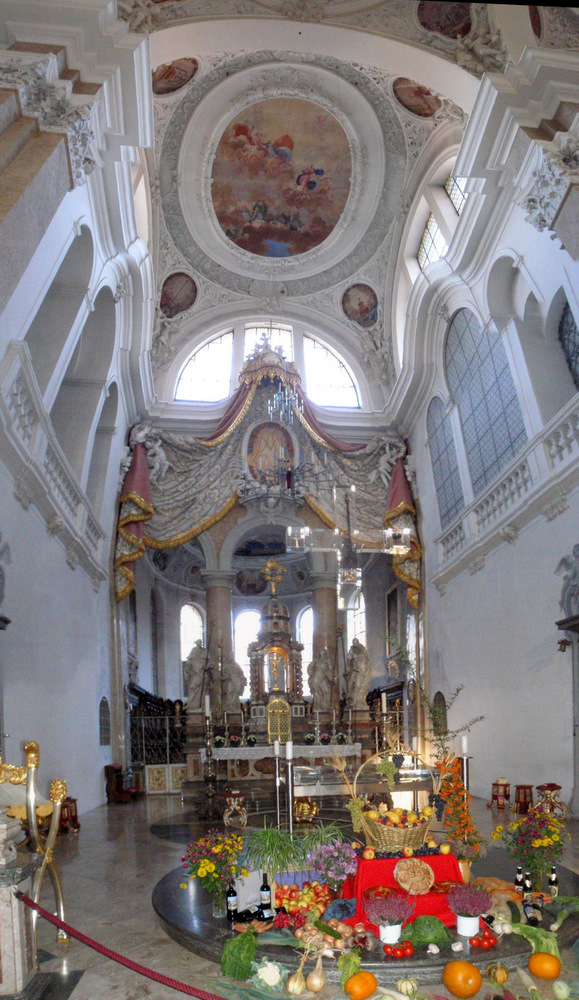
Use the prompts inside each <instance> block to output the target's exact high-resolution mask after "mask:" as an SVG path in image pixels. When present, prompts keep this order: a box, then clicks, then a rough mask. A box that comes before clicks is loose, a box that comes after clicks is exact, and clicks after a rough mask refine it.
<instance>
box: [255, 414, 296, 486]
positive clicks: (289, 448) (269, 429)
mask: <svg viewBox="0 0 579 1000" xmlns="http://www.w3.org/2000/svg"><path fill="white" fill-rule="evenodd" d="M293 461H294V443H293V441H292V437H291V434H289V432H288V431H287V430H286V429H285V427H282V425H281V424H276V423H274V422H273V421H271V422H266V423H262V424H257V425H256V426H255V427H254V428H253V430H252V432H251V434H250V435H249V441H248V443H247V465H248V468H249V472H250V475H251V476H252V477H253V478H254V479H256V480H257V481H258V482H260V483H270V484H271V485H274V484H275V483H277V482H279V477H280V475H282V473H285V472H287V471H288V470H289V469H291V468H292V466H293Z"/></svg>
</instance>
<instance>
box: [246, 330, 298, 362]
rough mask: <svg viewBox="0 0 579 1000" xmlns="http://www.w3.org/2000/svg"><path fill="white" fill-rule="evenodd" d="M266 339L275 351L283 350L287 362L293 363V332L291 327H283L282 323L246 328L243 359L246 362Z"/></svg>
mask: <svg viewBox="0 0 579 1000" xmlns="http://www.w3.org/2000/svg"><path fill="white" fill-rule="evenodd" d="M264 338H265V339H266V340H267V341H268V342H269V343H270V344H271V346H272V347H273V349H274V351H277V350H278V349H281V352H282V354H283V356H284V358H285V359H286V361H293V359H294V344H293V330H292V328H291V326H285V325H281V324H280V323H276V324H275V326H274V325H273V324H271V323H270V324H269V325H268V326H265V325H261V326H246V327H245V337H244V342H243V357H244V358H245V360H246V361H247V358H248V357H249V355H250V354H252V353H253V351H255V349H256V348H257V347H259V345H260V344H262V343H263V340H264Z"/></svg>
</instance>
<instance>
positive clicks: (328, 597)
mask: <svg viewBox="0 0 579 1000" xmlns="http://www.w3.org/2000/svg"><path fill="white" fill-rule="evenodd" d="M311 581H312V608H313V612H314V643H313V655H314V658H315V657H316V656H317V655H318V653H320V652H321V650H322V649H323V648H324V646H327V647H328V652H329V654H330V658H331V660H332V663H335V664H336V677H335V682H334V690H333V700H332V705H333V707H335V708H337V707H338V705H339V702H340V694H339V682H338V671H337V660H336V653H337V634H338V590H337V579H336V574H335V573H312V574H311Z"/></svg>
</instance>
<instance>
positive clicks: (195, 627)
mask: <svg viewBox="0 0 579 1000" xmlns="http://www.w3.org/2000/svg"><path fill="white" fill-rule="evenodd" d="M198 639H201V642H203V617H202V615H201V612H200V611H199V609H198V608H196V607H195V605H194V604H184V605H183V607H182V608H181V660H186V659H187V657H188V656H189V653H190V652H191V650H192V649H193V646H194V645H195V643H196V642H197V640H198Z"/></svg>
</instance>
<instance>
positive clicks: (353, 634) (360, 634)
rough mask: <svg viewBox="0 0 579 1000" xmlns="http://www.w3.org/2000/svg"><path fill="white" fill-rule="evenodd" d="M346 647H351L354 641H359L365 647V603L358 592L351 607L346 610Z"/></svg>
mask: <svg viewBox="0 0 579 1000" xmlns="http://www.w3.org/2000/svg"><path fill="white" fill-rule="evenodd" d="M347 617H348V646H351V645H352V642H353V640H354V639H359V640H360V642H361V643H362V645H363V646H365V645H366V602H365V600H364V595H363V593H362V591H361V590H359V591H358V592H357V594H356V597H355V598H354V603H353V604H352V607H351V608H349V609H348V613H347Z"/></svg>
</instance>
